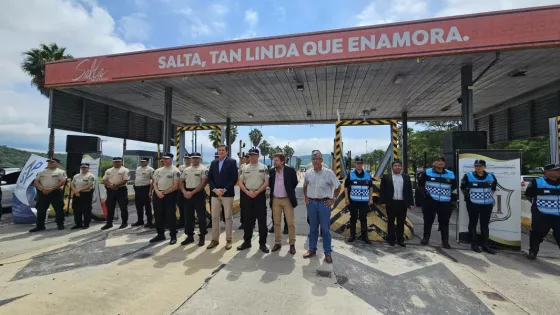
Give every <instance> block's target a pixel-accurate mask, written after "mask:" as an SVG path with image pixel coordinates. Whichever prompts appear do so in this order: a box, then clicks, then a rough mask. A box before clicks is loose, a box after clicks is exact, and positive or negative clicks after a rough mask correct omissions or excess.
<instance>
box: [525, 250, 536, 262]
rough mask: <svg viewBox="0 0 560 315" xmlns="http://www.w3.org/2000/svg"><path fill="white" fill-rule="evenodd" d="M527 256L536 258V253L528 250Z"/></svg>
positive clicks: (532, 258)
mask: <svg viewBox="0 0 560 315" xmlns="http://www.w3.org/2000/svg"><path fill="white" fill-rule="evenodd" d="M527 258H529V259H530V260H535V259H537V253H536V252H534V251H532V250H529V252H528V253H527Z"/></svg>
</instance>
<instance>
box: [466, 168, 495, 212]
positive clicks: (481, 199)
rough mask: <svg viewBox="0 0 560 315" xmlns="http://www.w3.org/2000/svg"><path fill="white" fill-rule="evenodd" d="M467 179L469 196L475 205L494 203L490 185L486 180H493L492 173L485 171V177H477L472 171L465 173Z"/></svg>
mask: <svg viewBox="0 0 560 315" xmlns="http://www.w3.org/2000/svg"><path fill="white" fill-rule="evenodd" d="M467 178H468V179H469V185H468V187H467V188H468V190H469V198H470V200H471V202H472V203H473V204H475V205H491V204H494V193H493V192H492V185H491V184H489V183H488V182H489V181H491V182H493V181H494V180H495V179H494V175H492V174H490V173H487V175H486V178H484V179H477V178H476V176H474V172H470V173H468V174H467Z"/></svg>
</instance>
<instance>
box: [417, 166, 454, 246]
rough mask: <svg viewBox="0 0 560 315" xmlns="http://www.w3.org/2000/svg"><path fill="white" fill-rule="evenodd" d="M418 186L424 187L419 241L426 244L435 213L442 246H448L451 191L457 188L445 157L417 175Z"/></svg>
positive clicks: (428, 240)
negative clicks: (422, 233) (420, 237)
mask: <svg viewBox="0 0 560 315" xmlns="http://www.w3.org/2000/svg"><path fill="white" fill-rule="evenodd" d="M418 186H420V187H424V188H425V193H424V202H423V204H422V214H423V215H424V238H423V239H422V241H421V242H420V243H421V244H422V245H428V243H429V242H430V235H431V234H432V225H433V224H434V220H435V218H436V215H437V217H438V222H439V230H440V231H441V243H442V246H443V248H447V249H449V248H451V246H449V219H450V218H451V212H452V211H453V209H452V206H451V192H452V191H453V190H455V189H456V188H457V182H456V181H455V174H453V172H452V171H450V170H447V169H445V158H444V157H439V158H437V159H436V160H435V162H434V164H433V167H432V168H430V169H427V170H426V171H425V172H423V173H422V174H420V176H418Z"/></svg>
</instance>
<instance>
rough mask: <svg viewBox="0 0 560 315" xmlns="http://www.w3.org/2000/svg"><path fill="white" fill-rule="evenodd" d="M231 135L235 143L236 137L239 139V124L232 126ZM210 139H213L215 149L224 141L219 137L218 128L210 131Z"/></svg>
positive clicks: (232, 141)
mask: <svg viewBox="0 0 560 315" xmlns="http://www.w3.org/2000/svg"><path fill="white" fill-rule="evenodd" d="M229 136H230V139H229V140H230V141H231V143H234V142H235V139H237V126H231V128H230V132H229ZM208 139H209V140H210V141H212V147H214V149H218V146H219V145H220V143H222V139H220V138H219V137H218V130H212V131H210V134H209V135H208ZM230 149H231V148H230Z"/></svg>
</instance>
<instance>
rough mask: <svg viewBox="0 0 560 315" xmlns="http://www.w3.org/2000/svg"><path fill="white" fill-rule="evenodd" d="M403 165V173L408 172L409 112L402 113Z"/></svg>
mask: <svg viewBox="0 0 560 315" xmlns="http://www.w3.org/2000/svg"><path fill="white" fill-rule="evenodd" d="M402 163H403V164H402V167H403V173H407V172H408V113H407V112H403V113H402Z"/></svg>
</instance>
